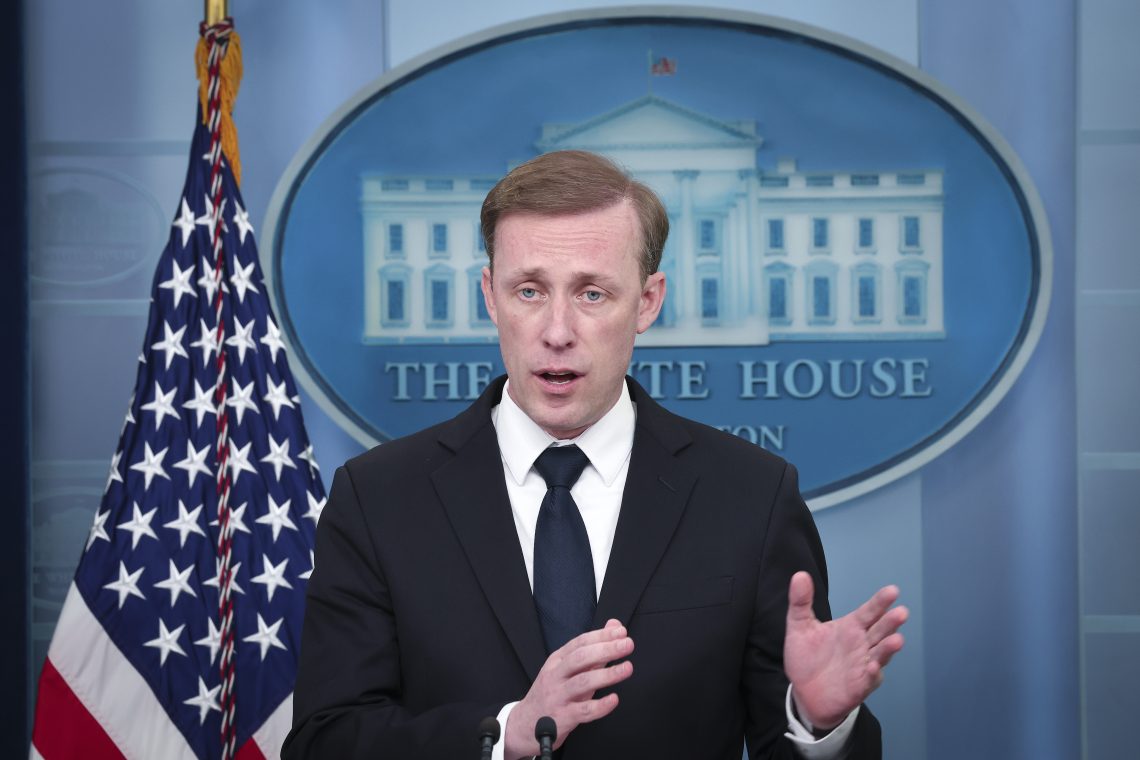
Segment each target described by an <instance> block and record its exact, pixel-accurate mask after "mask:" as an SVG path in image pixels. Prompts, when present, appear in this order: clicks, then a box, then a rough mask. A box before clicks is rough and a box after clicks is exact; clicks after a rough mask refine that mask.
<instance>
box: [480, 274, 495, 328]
mask: <svg viewBox="0 0 1140 760" xmlns="http://www.w3.org/2000/svg"><path fill="white" fill-rule="evenodd" d="M479 289H480V290H482V291H483V302H484V303H485V304H486V305H487V314H489V315H490V316H491V321H492V322H493V323H494V324H495V327H498V326H499V317H498V316H497V315H496V314H495V298H494V295H495V292H494V290H492V289H491V268H490V267H483V279H482V280H481V281H480V283H479Z"/></svg>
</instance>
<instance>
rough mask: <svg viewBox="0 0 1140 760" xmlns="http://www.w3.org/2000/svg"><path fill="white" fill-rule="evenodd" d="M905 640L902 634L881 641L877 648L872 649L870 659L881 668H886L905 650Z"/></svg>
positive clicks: (893, 634) (895, 634)
mask: <svg viewBox="0 0 1140 760" xmlns="http://www.w3.org/2000/svg"><path fill="white" fill-rule="evenodd" d="M904 643H905V639H904V638H903V635H902V634H901V633H892V634H891V635H890V636H887V637H886V638H885V639H883V640H882V641H880V642H879V643H878V644H876V645H875V646H873V647H871V651H870V657H871V660H872V661H873V662H876V663H878V665H879V667H880V668H885V667H886V666H887V664H888V663H889V662H890V661H891V658H892V657H894V656H895V655H896V654H898V653H899V651H900V650H901V649H902V648H903V644H904Z"/></svg>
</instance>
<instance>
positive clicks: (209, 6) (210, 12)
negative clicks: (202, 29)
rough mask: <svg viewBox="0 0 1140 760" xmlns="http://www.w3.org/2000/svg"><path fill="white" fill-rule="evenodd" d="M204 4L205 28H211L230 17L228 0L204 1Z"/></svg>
mask: <svg viewBox="0 0 1140 760" xmlns="http://www.w3.org/2000/svg"><path fill="white" fill-rule="evenodd" d="M204 2H205V19H206V26H213V25H214V24H217V23H219V22H220V21H222V19H224V18H225V17H226V16H228V15H230V13H229V11H230V9H229V2H228V0H204Z"/></svg>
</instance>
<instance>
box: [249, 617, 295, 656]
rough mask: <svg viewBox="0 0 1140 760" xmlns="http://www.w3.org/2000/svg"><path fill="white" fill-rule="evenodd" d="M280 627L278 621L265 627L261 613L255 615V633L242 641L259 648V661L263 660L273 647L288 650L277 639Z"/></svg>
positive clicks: (279, 621)
mask: <svg viewBox="0 0 1140 760" xmlns="http://www.w3.org/2000/svg"><path fill="white" fill-rule="evenodd" d="M280 627H281V620H278V621H277V622H276V623H274V624H273V625H266V624H265V620H263V619H262V617H261V613H260V612H259V613H257V633H254V634H250V635H249V636H246V637H245V638H244V639H242V641H248V642H250V643H251V644H257V645H258V646H260V647H261V659H262V661H264V660H265V655H267V654H269V649H270V648H271V647H275V648H277V649H285V650H288V648H287V647H286V646H285V645H284V644H282V643H281V639H279V638H277V629H278V628H280Z"/></svg>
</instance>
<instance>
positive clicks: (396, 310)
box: [380, 265, 411, 327]
mask: <svg viewBox="0 0 1140 760" xmlns="http://www.w3.org/2000/svg"><path fill="white" fill-rule="evenodd" d="M410 280H411V269H409V268H408V267H406V266H403V265H392V266H387V267H384V268H383V269H381V270H380V324H381V326H383V327H407V326H408V315H409V313H410V310H411V304H410V303H409V296H410V293H409V291H408V283H409V281H410Z"/></svg>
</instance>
